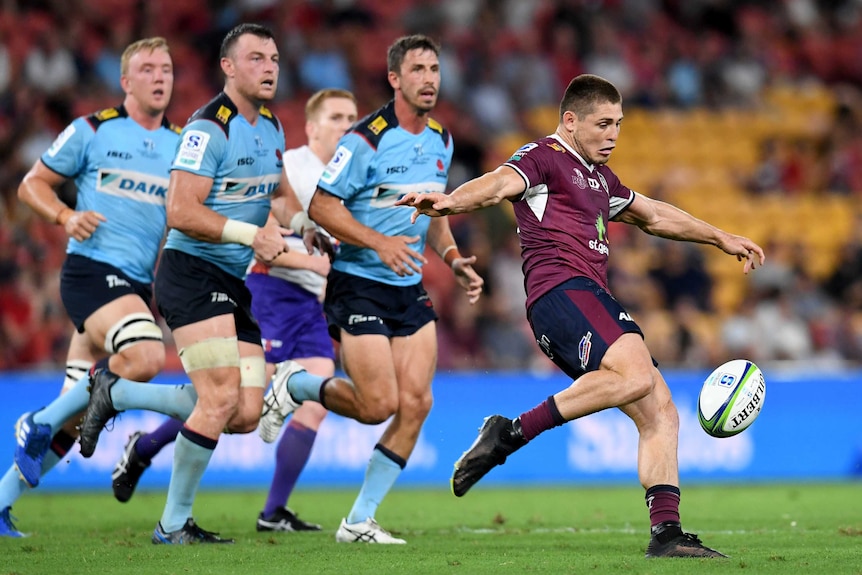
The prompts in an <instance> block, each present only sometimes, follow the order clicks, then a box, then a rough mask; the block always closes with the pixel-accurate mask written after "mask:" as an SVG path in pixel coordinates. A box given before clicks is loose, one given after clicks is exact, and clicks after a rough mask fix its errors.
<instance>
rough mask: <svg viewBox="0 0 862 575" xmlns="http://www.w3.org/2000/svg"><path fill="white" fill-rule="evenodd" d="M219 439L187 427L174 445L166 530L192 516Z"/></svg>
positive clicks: (163, 516)
mask: <svg viewBox="0 0 862 575" xmlns="http://www.w3.org/2000/svg"><path fill="white" fill-rule="evenodd" d="M216 445H218V440H216V439H210V438H208V437H204V436H203V435H201V434H199V433H196V432H194V431H192V430H191V429H189V428H188V427H183V428H182V430H180V433H179V435H177V441H176V444H175V445H174V469H173V472H172V473H171V482H170V485H169V486H168V500H167V503H165V510H164V512H163V513H162V520H161V524H162V529H164V531H165V532H166V533H171V532H172V531H177V530H178V529H182V527H183V525H185V524H186V520H187V519H188V518H189V517H191V516H192V504H193V503H194V500H195V494H196V493H197V490H198V485H200V482H201V477H203V475H204V471H206V468H207V465H208V464H209V461H210V458H211V457H212V454H213V451H215V448H216Z"/></svg>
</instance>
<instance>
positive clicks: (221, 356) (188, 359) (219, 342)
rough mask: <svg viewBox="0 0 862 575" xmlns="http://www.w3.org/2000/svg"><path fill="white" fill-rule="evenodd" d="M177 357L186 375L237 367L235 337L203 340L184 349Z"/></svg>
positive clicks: (237, 358)
mask: <svg viewBox="0 0 862 575" xmlns="http://www.w3.org/2000/svg"><path fill="white" fill-rule="evenodd" d="M178 355H179V356H180V361H181V362H182V363H183V369H185V370H186V373H189V372H192V371H196V370H198V369H210V368H214V367H239V347H238V346H237V339H236V336H234V337H211V338H209V339H204V340H201V341H199V342H197V343H193V344H192V345H190V346H188V347H184V348H183V349H181V350H180V351H179V354H178Z"/></svg>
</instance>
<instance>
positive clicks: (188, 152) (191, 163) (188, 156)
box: [176, 110, 221, 170]
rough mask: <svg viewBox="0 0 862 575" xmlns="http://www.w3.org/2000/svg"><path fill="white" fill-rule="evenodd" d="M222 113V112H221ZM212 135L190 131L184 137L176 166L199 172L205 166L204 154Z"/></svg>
mask: <svg viewBox="0 0 862 575" xmlns="http://www.w3.org/2000/svg"><path fill="white" fill-rule="evenodd" d="M219 111H221V110H219ZM209 140H210V135H209V134H207V133H206V132H201V131H199V130H189V131H188V132H186V133H185V134H184V135H183V141H182V143H180V151H179V153H178V154H177V160H176V164H177V165H178V166H182V167H184V168H189V169H192V170H199V169H200V167H201V165H202V164H203V159H204V152H205V151H206V149H207V144H208V143H209Z"/></svg>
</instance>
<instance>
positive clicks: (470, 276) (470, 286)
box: [452, 256, 485, 305]
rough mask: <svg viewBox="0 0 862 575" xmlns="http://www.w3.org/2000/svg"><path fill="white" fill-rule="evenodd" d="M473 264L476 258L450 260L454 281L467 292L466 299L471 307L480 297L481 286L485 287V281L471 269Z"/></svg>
mask: <svg viewBox="0 0 862 575" xmlns="http://www.w3.org/2000/svg"><path fill="white" fill-rule="evenodd" d="M475 263H476V256H470V257H469V258H455V259H454V260H452V271H453V272H455V280H456V281H457V282H458V285H460V286H461V287H462V288H464V291H466V292H467V299H468V300H469V301H470V304H471V305H472V304H474V303H476V302H477V301H479V297H481V295H482V286H484V285H485V280H483V279H482V277H481V276H480V275H479V274H477V273H476V270H474V269H473V264H475Z"/></svg>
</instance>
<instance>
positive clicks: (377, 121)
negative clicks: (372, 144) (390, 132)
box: [368, 116, 389, 136]
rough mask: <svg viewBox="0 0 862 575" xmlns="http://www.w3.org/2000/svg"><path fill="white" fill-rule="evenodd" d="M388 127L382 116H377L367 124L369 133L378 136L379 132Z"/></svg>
mask: <svg viewBox="0 0 862 575" xmlns="http://www.w3.org/2000/svg"><path fill="white" fill-rule="evenodd" d="M388 125H389V124H388V123H387V122H386V119H385V118H384V117H383V116H377V117H376V118H374V121H373V122H371V123H370V124H368V129H369V130H370V131H371V133H372V134H374V135H375V136H378V135H380V132H382V131H383V129H384V128H385V127H386V126H388Z"/></svg>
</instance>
